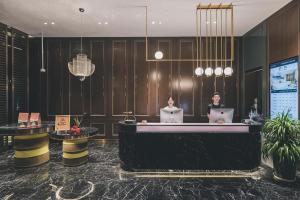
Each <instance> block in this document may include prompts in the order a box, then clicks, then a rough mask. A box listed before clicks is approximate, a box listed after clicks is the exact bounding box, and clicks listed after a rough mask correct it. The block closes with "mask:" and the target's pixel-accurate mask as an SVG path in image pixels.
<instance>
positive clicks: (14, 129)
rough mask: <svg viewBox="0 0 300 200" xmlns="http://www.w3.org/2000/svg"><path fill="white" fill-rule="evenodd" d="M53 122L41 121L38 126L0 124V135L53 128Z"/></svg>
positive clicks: (47, 131) (47, 130)
mask: <svg viewBox="0 0 300 200" xmlns="http://www.w3.org/2000/svg"><path fill="white" fill-rule="evenodd" d="M54 126H55V125H54V122H42V123H41V125H39V126H30V127H19V126H18V124H7V125H4V126H0V136H17V135H33V134H39V133H49V132H51V131H53V130H54Z"/></svg>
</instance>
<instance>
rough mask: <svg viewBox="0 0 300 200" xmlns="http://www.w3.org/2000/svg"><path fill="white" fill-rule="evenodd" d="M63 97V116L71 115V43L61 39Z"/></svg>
mask: <svg viewBox="0 0 300 200" xmlns="http://www.w3.org/2000/svg"><path fill="white" fill-rule="evenodd" d="M60 51H61V59H60V61H61V84H62V85H61V95H62V112H61V113H62V114H64V115H67V114H70V110H69V108H70V106H69V94H70V93H69V88H70V87H69V83H70V80H69V79H70V76H72V75H71V74H70V72H69V69H68V62H69V61H71V59H70V58H69V57H70V41H69V40H66V39H61V50H60Z"/></svg>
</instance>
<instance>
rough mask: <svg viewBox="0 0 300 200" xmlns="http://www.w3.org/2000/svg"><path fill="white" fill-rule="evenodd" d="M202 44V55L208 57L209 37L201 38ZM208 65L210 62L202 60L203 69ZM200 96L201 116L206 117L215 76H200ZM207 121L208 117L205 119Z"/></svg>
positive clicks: (213, 89)
mask: <svg viewBox="0 0 300 200" xmlns="http://www.w3.org/2000/svg"><path fill="white" fill-rule="evenodd" d="M202 44H203V56H204V57H205V58H207V57H209V56H210V54H209V52H210V51H209V46H210V45H209V39H208V40H206V38H203V40H202ZM209 66H210V62H203V69H204V70H205V68H206V67H209ZM201 90H202V94H203V95H202V97H201V103H202V105H201V106H202V111H201V116H202V117H204V118H205V117H206V119H207V106H208V104H210V103H211V102H212V100H211V97H212V95H213V93H214V91H215V77H214V76H210V77H207V76H206V75H203V77H202V88H201ZM207 121H208V119H207Z"/></svg>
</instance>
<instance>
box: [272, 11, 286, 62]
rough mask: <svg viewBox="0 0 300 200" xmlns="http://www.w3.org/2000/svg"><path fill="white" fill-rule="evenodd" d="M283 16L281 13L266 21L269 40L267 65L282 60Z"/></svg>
mask: <svg viewBox="0 0 300 200" xmlns="http://www.w3.org/2000/svg"><path fill="white" fill-rule="evenodd" d="M283 19H284V18H283V16H282V14H281V13H279V14H276V15H274V16H272V17H271V18H270V19H269V20H268V38H269V46H268V49H269V63H273V62H276V61H278V60H281V59H282V58H283V54H284V52H283V32H284V31H285V30H284V29H283V23H284V22H283Z"/></svg>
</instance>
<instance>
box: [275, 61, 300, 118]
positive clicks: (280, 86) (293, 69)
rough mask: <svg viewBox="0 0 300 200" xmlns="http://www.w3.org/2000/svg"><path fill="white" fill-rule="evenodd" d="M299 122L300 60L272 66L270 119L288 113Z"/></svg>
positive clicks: (282, 62)
mask: <svg viewBox="0 0 300 200" xmlns="http://www.w3.org/2000/svg"><path fill="white" fill-rule="evenodd" d="M288 110H289V117H290V118H292V119H295V120H298V58H297V57H294V58H290V59H287V60H283V61H280V62H276V63H273V64H270V117H271V119H274V118H275V117H276V116H277V115H278V114H279V113H282V112H283V111H284V112H287V111H288Z"/></svg>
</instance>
